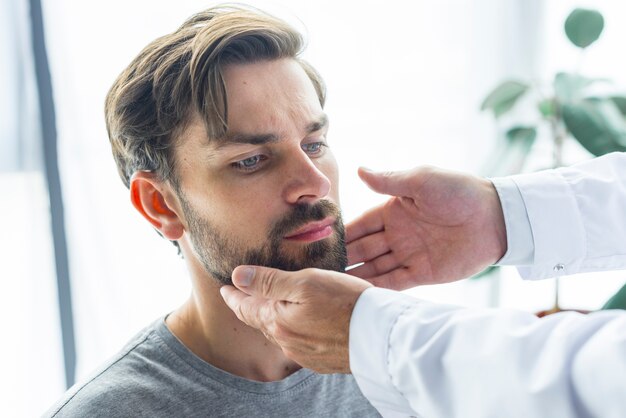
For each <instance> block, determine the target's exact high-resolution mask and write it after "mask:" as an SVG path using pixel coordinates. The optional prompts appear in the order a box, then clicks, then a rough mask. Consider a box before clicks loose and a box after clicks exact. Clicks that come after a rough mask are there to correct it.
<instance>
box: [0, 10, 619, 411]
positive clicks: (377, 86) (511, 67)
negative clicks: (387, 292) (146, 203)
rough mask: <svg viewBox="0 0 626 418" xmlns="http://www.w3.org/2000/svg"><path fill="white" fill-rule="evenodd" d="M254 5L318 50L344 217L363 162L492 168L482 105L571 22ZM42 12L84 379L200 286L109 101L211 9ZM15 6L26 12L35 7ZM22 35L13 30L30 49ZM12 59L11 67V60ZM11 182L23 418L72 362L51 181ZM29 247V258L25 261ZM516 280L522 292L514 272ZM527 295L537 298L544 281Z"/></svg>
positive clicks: (503, 14) (450, 293)
mask: <svg viewBox="0 0 626 418" xmlns="http://www.w3.org/2000/svg"><path fill="white" fill-rule="evenodd" d="M250 3H251V4H252V5H255V6H258V7H260V8H262V9H264V10H267V11H269V12H272V13H274V14H276V15H279V16H281V17H283V18H285V19H287V20H289V21H290V22H292V23H293V24H294V25H296V26H297V27H298V28H300V29H301V30H302V31H304V32H305V35H306V38H307V40H308V44H309V45H308V48H307V52H306V53H305V58H306V59H308V60H309V61H310V62H311V63H312V64H313V65H314V66H315V67H316V68H317V69H318V70H319V71H320V73H321V74H322V76H323V77H324V78H325V80H326V82H327V85H328V102H327V112H328V114H329V116H330V118H331V130H330V141H331V147H332V148H333V150H334V152H335V154H336V156H337V159H338V161H339V165H340V169H341V183H340V194H341V199H342V206H343V209H344V213H345V215H344V216H345V218H346V219H348V220H349V219H351V218H353V217H355V216H356V215H358V214H359V213H360V212H361V211H362V210H364V209H365V208H368V207H371V206H372V205H374V204H376V203H378V202H381V201H382V200H383V199H384V197H381V196H376V195H374V194H373V193H371V192H370V191H369V190H368V189H367V188H366V187H365V186H363V185H362V184H361V183H360V181H359V180H358V178H357V176H356V168H357V167H358V166H359V165H363V166H367V167H370V168H374V169H400V168H409V167H413V166H415V165H418V164H435V165H440V166H444V167H448V168H453V169H457V170H463V171H470V172H476V173H480V172H481V170H482V168H483V166H484V164H485V162H486V161H485V160H486V158H487V156H488V155H489V152H490V150H491V149H492V147H493V145H494V143H495V140H496V136H497V132H496V129H495V127H494V124H493V121H492V119H491V117H490V116H489V115H487V114H481V113H479V111H478V108H479V106H480V102H481V100H482V98H483V97H484V96H485V94H486V93H487V92H488V91H489V90H490V89H491V88H492V87H493V86H495V85H496V84H497V83H498V82H499V81H501V80H502V79H504V78H507V77H512V76H516V77H525V78H533V77H541V76H542V75H543V74H544V73H545V71H547V69H546V65H547V64H546V63H547V62H551V61H550V59H549V58H550V57H552V56H553V54H552V53H551V52H550V51H549V49H551V48H553V47H554V48H561V46H559V45H554V44H552V43H546V38H545V35H544V31H545V30H546V28H550V30H552V29H551V28H552V27H553V26H555V25H556V26H558V24H560V23H555V22H554V21H553V20H559V19H562V18H564V16H561V14H559V13H561V12H559V13H557V12H555V11H554V10H553V7H552V6H549V7H548V6H546V2H542V1H540V0H533V1H529V0H506V1H502V0H480V1H473V2H468V1H462V0H446V1H415V2H407V1H401V0H386V1H359V2H337V1H330V0H319V1H315V2H311V1H305V0H302V1H287V0H284V1H273V2H269V1H251V2H250ZM602 3H603V4H604V3H609V2H602ZM11 4H14V3H11ZM559 4H560V3H559ZM7 5H8V0H7ZM43 6H44V18H45V24H46V41H47V43H48V53H49V59H50V64H51V71H52V77H53V84H54V93H55V101H56V108H57V126H58V135H59V160H60V161H59V164H60V167H61V176H62V182H63V187H64V189H63V191H64V199H65V215H66V228H67V236H68V245H69V250H70V272H71V279H72V287H73V301H74V316H75V325H76V340H77V358H78V368H77V378H78V379H81V378H84V377H85V376H87V375H88V374H89V373H90V372H91V371H92V370H93V369H94V368H95V367H97V366H98V364H100V363H101V362H103V361H104V360H105V359H106V358H107V357H109V356H111V355H113V354H114V353H115V352H116V351H117V350H119V349H120V347H121V346H122V345H123V344H124V343H125V342H126V341H127V340H128V339H129V338H130V337H131V336H132V335H133V334H134V333H136V332H137V331H138V330H139V329H140V328H142V327H143V326H145V325H147V324H148V323H149V322H150V321H152V320H154V319H156V318H157V317H159V316H162V315H163V314H165V313H167V312H169V311H171V310H173V309H175V308H176V307H177V306H178V305H180V304H181V303H183V301H184V300H185V298H186V297H187V295H188V293H189V291H190V287H189V283H188V278H187V274H186V272H185V269H184V266H183V263H182V261H181V260H180V259H179V258H178V257H177V256H176V253H175V249H174V247H173V246H172V245H171V244H169V243H168V242H166V241H164V240H162V239H160V238H159V237H158V236H157V235H156V234H155V233H154V232H153V230H152V229H151V227H150V226H149V225H148V224H147V223H146V222H145V221H143V219H142V218H141V217H140V216H139V215H138V214H137V213H136V212H135V211H134V209H133V208H132V207H131V205H130V201H129V196H128V191H127V190H126V188H125V187H124V186H123V185H122V183H121V181H120V180H119V177H118V175H117V172H116V169H115V165H114V162H113V158H112V157H111V152H110V147H109V144H108V139H107V136H106V131H105V126H104V120H103V104H104V97H105V95H106V92H107V90H108V88H109V87H110V85H111V84H112V82H113V80H114V79H115V77H116V76H117V75H118V74H119V73H120V72H121V71H122V69H123V68H124V67H125V66H126V65H127V64H128V63H129V62H130V61H131V59H132V58H133V57H134V56H135V55H136V54H137V53H138V52H139V50H140V49H141V48H143V47H144V46H145V45H146V44H147V43H148V42H150V41H151V40H153V39H154V38H156V37H157V36H160V35H162V34H164V33H165V32H168V31H173V30H175V29H176V27H177V26H178V25H179V24H180V23H181V22H182V21H183V20H184V19H185V18H187V17H188V16H189V15H191V14H192V13H194V12H197V11H199V10H201V9H203V8H205V7H207V3H206V2H204V1H199V0H182V1H178V2H176V3H172V2H168V1H154V0H152V1H146V0H134V1H131V2H129V1H122V0H111V1H108V2H84V1H78V0H50V1H44V3H43ZM5 8H8V6H3V11H4V9H5ZM18 9H19V8H18ZM564 9H566V10H569V6H568V7H564ZM559 10H560V9H559ZM620 10H621V13H622V14H624V10H623V9H620ZM19 12H20V13H21V14H22V17H25V16H26V13H27V12H25V9H24V7H22V8H21V9H20V10H19ZM2 16H3V18H4V17H5V14H4V13H3V14H2ZM548 20H550V21H548ZM12 24H15V21H13V23H12ZM5 27H6V26H4V25H3V28H5ZM16 33H17V32H11V33H8V34H7V37H5V36H3V37H2V39H3V40H5V39H10V40H12V41H13V42H24V41H23V40H22V39H21V38H16ZM550 36H552V35H550ZM607 37H608V36H607ZM550 39H551V38H550ZM622 39H624V38H623V37H622ZM545 51H548V52H545ZM612 51H620V49H612ZM609 53H610V52H609ZM3 58H4V55H3ZM607 59H608V58H607ZM2 62H3V64H2V66H3V68H4V67H5V64H4V63H5V62H9V61H7V60H4V59H3V61H2ZM7 68H8V67H7ZM7 74H8V73H7ZM3 76H4V72H3ZM3 91H7V90H3ZM11 106H12V105H9V110H11ZM9 113H10V112H9ZM4 114H7V113H6V112H5V113H4ZM3 129H4V128H3ZM3 135H4V132H3ZM9 136H13V135H9ZM3 141H4V136H3ZM14 145H15V144H14V143H12V145H11V146H14ZM3 150H4V148H3ZM1 158H2V157H0V161H3V160H2V159H1ZM14 171H15V170H13V171H12V172H11V173H7V174H6V175H5V171H1V172H0V179H4V178H5V177H6V178H9V177H11V176H14V174H12V173H14ZM0 181H2V183H0V187H12V189H8V190H10V191H11V193H9V194H8V195H9V196H10V198H11V199H12V202H14V203H12V204H10V205H8V206H9V209H11V210H14V211H16V212H19V213H18V214H13V216H14V217H13V218H11V219H13V221H12V223H13V224H14V225H15V229H9V235H8V236H9V237H10V239H9V238H7V235H4V234H3V235H0V236H1V237H2V238H1V242H2V245H3V247H2V257H3V261H4V259H5V256H6V254H9V256H10V257H11V263H9V266H10V267H9V270H7V269H6V264H5V263H4V262H3V263H2V265H0V274H1V275H2V277H3V278H4V277H11V276H13V278H14V280H12V281H11V280H3V281H2V286H3V287H4V286H12V287H10V288H8V289H7V293H5V292H2V294H1V295H0V298H6V299H12V300H13V302H15V303H14V304H9V305H6V304H5V305H3V306H9V307H10V308H9V309H12V310H13V309H14V310H18V311H19V310H20V309H21V312H24V313H26V314H27V315H26V316H25V317H24V316H21V317H20V318H25V319H20V320H19V321H18V325H16V329H15V330H14V331H15V335H23V344H22V345H21V346H20V348H19V350H21V351H22V352H21V353H20V354H19V355H21V356H23V358H24V359H33V358H35V363H32V364H31V363H27V362H26V363H24V364H23V365H19V364H18V365H12V367H13V368H12V369H10V370H11V371H12V373H9V375H4V376H3V377H2V378H0V382H2V383H1V384H2V385H3V386H6V387H7V388H11V389H13V388H14V385H13V382H14V381H15V380H18V379H24V381H25V382H29V383H31V382H33V381H36V382H37V384H39V385H41V387H40V388H39V389H40V390H39V391H37V393H38V394H42V395H40V396H37V397H33V396H32V395H33V393H32V390H31V389H30V386H26V385H24V387H21V386H20V387H19V389H18V390H19V391H21V392H20V396H21V398H20V396H18V397H17V400H15V408H17V409H14V411H17V412H20V413H17V414H11V415H12V416H15V415H22V414H21V412H32V411H36V412H42V411H43V410H45V409H46V408H47V407H48V406H49V405H50V403H51V401H52V400H53V399H54V398H55V397H57V396H60V394H61V393H62V391H63V388H62V382H63V378H62V376H63V373H62V365H63V363H62V357H61V351H60V347H59V346H60V342H59V341H60V338H59V335H58V334H59V331H58V329H59V328H58V320H57V319H56V318H57V316H58V314H57V313H56V307H54V305H53V303H54V300H55V299H54V297H55V290H54V286H53V280H54V278H53V268H52V267H51V266H50V263H51V258H50V251H51V250H50V243H49V242H50V241H49V236H48V232H47V231H48V230H49V227H48V225H47V223H46V222H47V220H46V213H45V207H42V206H45V190H43V191H42V190H41V184H42V182H41V179H40V180H32V181H31V183H28V184H24V183H23V182H25V181H27V180H23V179H22V180H19V181H21V182H22V183H15V181H12V180H9V181H12V183H11V186H4V184H5V182H6V181H5V180H0ZM37 182H39V184H40V185H39V186H35V184H37ZM37 187H39V190H40V193H39V194H40V195H41V196H43V197H40V198H37V199H38V200H36V199H35V198H34V197H33V196H34V195H35V194H36V193H35V192H34V190H37V189H36V188H37ZM4 190H5V189H4V188H3V189H2V191H4ZM39 194H38V196H39ZM6 195H7V194H6V193H3V194H2V196H6ZM29 199H31V200H29ZM33 199H35V200H33ZM18 205H22V206H18ZM5 206H7V205H0V211H6V210H8V208H7V207H5ZM18 207H19V208H25V209H24V210H23V211H20V210H18V209H16V208H18ZM28 211H34V212H36V213H30V212H28ZM1 213H2V214H4V212H1ZM18 215H19V216H18ZM15 219H17V220H15ZM37 219H38V220H39V221H37ZM20 222H22V223H20ZM35 222H39V223H35ZM11 227H13V225H11V226H10V228H11ZM24 231H27V232H28V231H31V235H27V234H25V233H24ZM20 240H21V242H22V244H21V246H19V248H21V250H19V251H21V252H19V254H18V255H19V257H21V258H19V257H18V256H15V255H14V254H16V253H15V252H14V251H15V249H14V248H15V246H16V241H20ZM33 250H34V251H33ZM33 256H34V257H35V258H36V260H37V262H36V263H34V262H33V261H32V260H31V258H32V257H33ZM508 281H510V282H512V283H513V284H512V285H511V286H517V284H516V283H517V280H516V279H515V278H512V279H510V280H508ZM9 282H10V283H9ZM15 286H18V288H15ZM612 290H613V289H608V290H607V291H605V293H606V292H609V291H612ZM490 291H492V288H491V284H490V282H489V281H482V282H481V281H476V282H474V281H472V282H463V283H458V284H451V285H445V286H440V287H424V288H420V289H418V290H417V291H416V292H415V293H416V294H417V295H419V296H422V297H430V298H433V299H436V300H441V301H445V302H452V303H460V304H465V305H478V306H484V305H487V304H489V303H490V296H489V292H490ZM9 292H18V293H19V292H22V294H23V295H24V297H23V298H22V299H20V298H15V297H11V296H7V295H8V294H9ZM530 292H531V293H530V297H531V298H532V297H534V295H535V293H532V292H534V290H532V291H530ZM503 295H504V296H505V297H504V301H505V302H506V303H505V304H508V305H515V304H516V303H518V302H517V299H514V298H513V299H511V298H509V297H508V293H507V291H506V288H505V289H504V290H503ZM492 296H493V295H492ZM492 299H493V298H492ZM9 302H11V301H9ZM522 305H523V303H522ZM28 315H30V316H28ZM20 333H21V334H20ZM41 341H44V342H43V343H42V342H41ZM42 344H45V345H44V346H43V347H42ZM3 350H7V349H6V348H3ZM8 350H13V349H12V348H10V349H8ZM15 351H18V348H16V349H15ZM7 353H8V354H9V355H12V354H13V351H7ZM42 353H44V357H45V359H47V360H43V359H42V358H41V356H42ZM2 354H5V351H3V352H2ZM2 357H3V358H4V359H6V358H7V356H6V355H3V356H2ZM7 361H10V360H7ZM40 363H46V365H45V367H44V365H42V364H40ZM3 370H4V368H3ZM24 371H26V373H24ZM3 389H4V387H3ZM5 393H6V392H5ZM26 400H28V401H26ZM20 408H21V409H20ZM3 415H4V414H3ZM23 415H28V416H31V415H33V414H30V413H24V414H23ZM34 415H36V413H35V414H34Z"/></svg>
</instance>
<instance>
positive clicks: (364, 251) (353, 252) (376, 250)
mask: <svg viewBox="0 0 626 418" xmlns="http://www.w3.org/2000/svg"><path fill="white" fill-rule="evenodd" d="M346 250H347V252H348V265H353V264H356V263H361V262H364V261H365V262H367V261H370V260H373V259H375V258H376V257H380V256H381V255H383V254H387V253H388V252H389V251H391V249H390V248H389V243H388V242H387V239H386V237H385V233H384V232H377V233H374V234H371V235H367V236H365V237H363V238H360V239H357V240H355V241H352V242H350V243H349V244H348V245H346Z"/></svg>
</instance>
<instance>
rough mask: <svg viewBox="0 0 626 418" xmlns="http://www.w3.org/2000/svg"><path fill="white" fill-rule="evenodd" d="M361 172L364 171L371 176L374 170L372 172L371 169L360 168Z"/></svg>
mask: <svg viewBox="0 0 626 418" xmlns="http://www.w3.org/2000/svg"><path fill="white" fill-rule="evenodd" d="M361 170H363V171H365V172H366V173H369V174H372V173H374V170H372V169H371V168H367V167H361Z"/></svg>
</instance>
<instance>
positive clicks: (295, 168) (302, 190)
mask: <svg viewBox="0 0 626 418" xmlns="http://www.w3.org/2000/svg"><path fill="white" fill-rule="evenodd" d="M285 168H286V172H285V173H284V175H285V179H286V180H285V183H284V184H285V188H284V192H283V193H284V198H285V200H286V201H287V202H288V203H290V204H300V203H309V204H311V203H315V202H316V201H318V200H319V199H322V198H324V197H326V196H327V195H328V193H329V192H330V188H331V184H330V180H329V178H328V177H327V176H326V175H325V174H324V173H323V172H322V171H321V170H320V169H319V167H318V166H317V165H316V163H315V160H312V159H311V158H310V157H309V156H308V155H307V154H306V153H305V152H304V151H300V152H298V153H297V156H295V157H292V158H289V161H288V162H287V164H286V166H285Z"/></svg>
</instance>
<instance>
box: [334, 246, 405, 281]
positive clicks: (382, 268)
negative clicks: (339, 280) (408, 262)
mask: <svg viewBox="0 0 626 418" xmlns="http://www.w3.org/2000/svg"><path fill="white" fill-rule="evenodd" d="M402 266H403V265H402V264H401V263H400V262H399V261H398V260H397V258H396V257H395V254H393V253H387V254H384V255H381V256H380V257H377V258H375V259H373V260H370V261H366V262H365V263H363V264H361V265H360V266H358V267H355V268H353V269H350V270H348V271H347V272H346V273H348V274H350V275H352V276H356V277H359V278H361V279H364V280H368V281H369V280H370V279H372V278H374V277H377V276H382V275H383V274H387V273H389V272H390V271H392V270H395V269H397V268H400V267H402Z"/></svg>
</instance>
